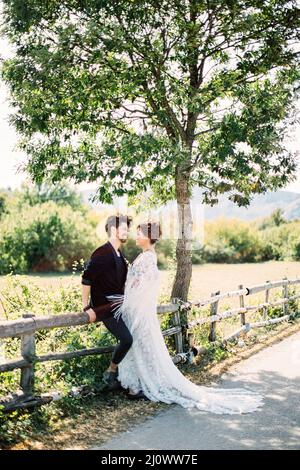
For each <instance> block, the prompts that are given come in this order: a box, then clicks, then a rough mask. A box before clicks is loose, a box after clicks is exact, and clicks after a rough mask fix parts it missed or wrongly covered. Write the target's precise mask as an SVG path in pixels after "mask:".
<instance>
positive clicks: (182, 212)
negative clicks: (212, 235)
mask: <svg viewBox="0 0 300 470" xmlns="http://www.w3.org/2000/svg"><path fill="white" fill-rule="evenodd" d="M175 187H176V198H177V210H178V225H179V227H178V228H179V231H178V232H179V233H178V240H177V246H176V258H177V271H176V276H175V280H174V284H173V288H172V294H171V297H172V298H174V297H178V298H180V299H182V300H187V298H188V292H189V287H190V282H191V277H192V229H193V220H192V212H191V205H190V191H189V176H188V175H186V174H182V173H181V174H180V172H179V171H178V172H177V175H176V178H175Z"/></svg>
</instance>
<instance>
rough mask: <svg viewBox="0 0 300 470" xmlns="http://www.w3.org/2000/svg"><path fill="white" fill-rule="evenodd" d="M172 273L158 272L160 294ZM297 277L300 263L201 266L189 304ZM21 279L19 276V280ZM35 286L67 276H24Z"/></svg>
mask: <svg viewBox="0 0 300 470" xmlns="http://www.w3.org/2000/svg"><path fill="white" fill-rule="evenodd" d="M173 276H174V273H173V272H171V271H166V270H161V280H162V283H161V294H162V295H169V294H170V292H171V286H172V280H173ZM285 276H286V277H288V278H295V277H300V262H296V261H294V262H288V261H268V262H265V263H241V264H215V263H213V264H212V263H209V264H203V265H194V266H193V277H192V283H191V288H190V294H189V298H190V300H196V299H204V298H207V297H208V296H210V294H211V292H213V291H215V290H221V292H225V291H228V290H235V289H237V287H238V285H239V284H243V285H244V286H252V285H256V284H261V283H263V282H265V281H267V280H279V279H282V278H283V277H285ZM20 277H22V276H20ZM26 277H27V278H29V279H32V281H33V282H34V283H36V284H38V285H42V286H45V285H51V286H55V285H58V284H62V285H63V284H65V283H69V282H70V280H71V279H72V275H70V274H57V273H47V274H42V275H41V274H30V275H29V276H26ZM73 282H75V283H77V282H78V288H79V289H80V275H79V274H75V275H74V276H73ZM4 283H5V276H0V290H1V288H2V287H3V285H4Z"/></svg>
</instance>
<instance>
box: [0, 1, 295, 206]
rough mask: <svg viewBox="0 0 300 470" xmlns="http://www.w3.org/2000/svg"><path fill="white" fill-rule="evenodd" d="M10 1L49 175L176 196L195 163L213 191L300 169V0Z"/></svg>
mask: <svg viewBox="0 0 300 470" xmlns="http://www.w3.org/2000/svg"><path fill="white" fill-rule="evenodd" d="M4 4H5V9H4V14H5V19H6V24H5V28H4V30H5V32H6V34H7V35H8V36H9V37H10V39H11V40H12V41H13V42H14V44H15V46H16V56H15V57H14V58H13V59H11V60H9V61H6V62H5V63H4V66H3V69H2V75H3V78H4V80H5V81H6V82H7V83H8V84H9V86H10V89H11V95H12V101H13V103H14V105H15V110H16V111H15V114H14V117H13V123H14V125H15V126H16V128H17V130H18V131H19V132H20V134H22V135H23V136H24V138H25V139H24V140H23V143H22V146H23V149H24V150H26V152H27V154H28V165H27V169H28V171H29V172H30V174H31V176H32V178H33V179H34V180H35V181H39V182H41V181H43V179H44V178H49V179H50V180H52V181H59V180H60V179H64V178H65V177H68V178H73V179H74V181H76V182H81V181H97V182H98V183H99V197H101V198H102V200H111V197H112V195H113V194H122V193H124V192H127V193H129V194H130V196H132V197H134V195H136V194H138V192H139V191H141V190H144V188H148V187H150V188H152V189H153V190H154V188H155V187H156V185H157V184H158V185H160V186H161V188H164V190H163V189H162V191H161V192H162V193H164V194H165V195H167V194H169V195H170V197H171V196H172V197H173V196H174V195H173V193H172V192H171V191H169V186H170V185H169V183H167V181H169V179H170V178H171V180H173V181H174V177H175V173H176V169H177V170H178V168H179V167H180V168H190V171H191V172H192V173H191V176H192V181H193V182H194V183H196V184H200V185H202V184H204V185H205V186H206V187H207V189H208V192H207V194H211V201H213V200H214V201H215V200H217V194H218V192H219V191H224V187H225V186H224V185H225V184H226V185H227V186H226V188H229V187H231V188H234V187H235V188H236V189H238V191H242V193H241V194H240V193H238V192H237V193H236V192H235V193H236V194H237V196H236V201H237V202H238V203H239V202H240V201H242V202H246V201H247V200H249V197H250V194H251V192H252V191H254V192H259V191H265V190H266V189H267V188H270V189H272V188H273V189H274V188H277V187H280V186H281V185H282V184H286V182H287V180H288V179H289V177H290V176H292V173H293V171H294V168H295V161H294V156H293V155H288V154H287V153H286V152H285V151H284V145H283V140H282V138H283V130H284V128H285V127H286V126H287V125H288V124H290V119H291V117H292V113H293V108H292V101H293V98H294V89H293V88H294V84H295V83H296V81H297V80H299V72H298V70H299V59H298V56H297V54H295V51H294V49H293V41H295V40H297V37H298V34H299V10H298V9H297V5H296V2H295V1H292V2H291V1H284V0H273V1H272V2H269V1H263V2H261V1H260V2H258V1H257V0H243V1H240V2H232V1H230V2H229V1H222V2H209V3H207V2H205V1H199V2H198V1H197V2H196V1H185V0H183V1H179V0H162V1H160V2H156V1H154V0H153V1H152V0H149V1H147V2H146V3H143V5H141V3H140V2H137V1H129V0H117V1H115V2H105V1H100V0H85V1H82V0H72V1H71V2H70V1H67V0H62V1H60V2H58V1H57V0H48V1H45V2H42V3H40V2H38V1H37V0H26V1H24V2H20V1H19V0H6V1H5V2H4ZM240 145H242V146H244V147H247V149H248V150H247V152H244V151H240V150H237V149H238V148H239V146H240ZM280 166H282V167H284V172H283V171H281V170H280ZM221 183H222V184H221ZM238 194H239V197H238ZM207 197H208V196H207ZM164 199H165V197H164Z"/></svg>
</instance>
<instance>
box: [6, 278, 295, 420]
mask: <svg viewBox="0 0 300 470" xmlns="http://www.w3.org/2000/svg"><path fill="white" fill-rule="evenodd" d="M296 285H300V279H298V278H296V279H286V278H284V279H282V280H279V281H272V282H270V281H267V282H266V283H265V284H261V285H256V286H252V287H243V286H242V285H239V287H238V290H236V291H230V292H225V293H222V294H221V293H220V291H217V292H213V293H212V294H211V296H210V298H208V299H206V300H202V301H201V300H198V301H193V302H183V301H181V300H180V299H172V303H170V304H165V305H159V306H158V308H157V314H159V315H162V314H165V313H169V314H173V326H172V327H171V328H168V329H167V330H164V331H163V332H162V334H163V335H164V336H172V335H173V336H174V338H175V347H176V355H175V356H174V357H173V361H174V363H179V362H185V361H187V360H189V359H191V356H192V355H195V354H197V353H202V352H204V351H205V349H204V348H203V347H197V346H192V345H191V344H190V334H191V330H192V329H193V328H194V327H195V326H198V325H203V324H210V332H209V341H210V342H216V338H217V324H218V322H221V321H222V320H224V319H226V318H231V317H234V316H240V321H241V327H240V328H239V329H238V330H237V331H235V332H234V333H232V334H231V335H229V336H227V337H225V338H223V339H222V341H221V342H222V343H223V344H226V343H227V342H228V341H231V340H233V339H235V338H237V337H238V336H240V335H241V334H243V333H247V332H248V331H250V330H251V329H254V328H261V327H264V326H267V325H272V324H276V323H279V322H283V321H288V320H289V319H290V318H291V317H292V316H293V315H294V314H295V313H294V312H289V302H291V301H293V300H296V299H299V298H300V294H296V295H289V290H288V288H289V286H296ZM279 287H281V288H282V296H283V297H282V298H281V299H279V300H277V301H273V302H270V301H269V295H270V290H271V289H275V288H279ZM262 291H265V302H263V303H260V304H258V305H249V306H246V305H245V298H246V297H248V296H250V295H253V294H257V293H259V292H262ZM233 297H237V298H238V299H239V305H240V307H239V308H232V309H229V310H225V311H223V312H220V313H218V308H219V302H220V300H224V299H227V298H233ZM208 305H210V315H209V316H206V317H199V318H196V319H194V320H192V321H187V322H186V324H185V323H184V322H183V321H182V318H181V313H185V318H186V319H187V318H188V311H189V310H190V309H191V308H192V307H197V308H201V307H205V306H208ZM280 305H282V316H281V317H278V318H268V309H269V308H270V307H274V306H280ZM260 309H261V310H262V311H263V320H262V321H259V322H254V323H247V322H246V320H247V318H246V315H247V313H249V312H252V311H255V310H260ZM88 323H89V317H88V314H87V313H85V312H80V313H66V314H63V315H51V316H43V317H35V316H34V315H32V314H30V313H26V314H24V315H23V316H22V319H18V320H11V321H2V322H0V338H12V337H20V338H21V357H19V358H15V359H12V360H7V361H4V362H3V363H0V373H4V372H9V371H13V370H15V369H21V379H20V388H21V390H20V391H19V392H17V393H16V394H14V395H11V396H9V397H3V398H2V399H1V398H0V405H1V404H2V405H3V407H4V410H6V411H10V410H13V409H18V408H24V407H26V408H27V407H31V406H36V405H40V404H43V403H48V402H50V401H51V400H53V398H54V395H53V394H43V395H41V396H35V394H34V369H35V364H36V363H41V362H48V361H61V360H68V359H73V358H75V357H84V356H90V355H96V354H109V353H111V352H112V351H113V349H114V345H112V346H106V347H101V348H92V349H82V350H78V351H72V352H58V353H52V354H47V355H44V356H38V355H37V354H36V347H35V346H36V342H35V333H36V332H37V331H40V330H45V329H53V328H66V327H74V326H81V325H87V324H88ZM186 345H188V350H187V351H185V349H186V347H185V346H186Z"/></svg>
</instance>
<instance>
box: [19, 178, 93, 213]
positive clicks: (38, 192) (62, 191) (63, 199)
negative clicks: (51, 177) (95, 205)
mask: <svg viewBox="0 0 300 470" xmlns="http://www.w3.org/2000/svg"><path fill="white" fill-rule="evenodd" d="M20 196H21V199H22V202H27V203H28V204H29V205H30V206H35V205H37V204H42V203H44V202H49V201H54V202H55V203H56V204H57V205H58V206H66V205H67V206H71V207H72V208H73V209H74V210H75V211H82V212H86V211H87V208H86V207H85V206H84V203H83V201H82V197H81V195H80V194H78V193H77V192H76V191H75V190H74V189H72V188H70V187H69V186H68V185H67V184H66V183H59V184H56V185H51V184H39V185H35V186H34V185H27V184H23V187H22V191H21V195H20Z"/></svg>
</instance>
